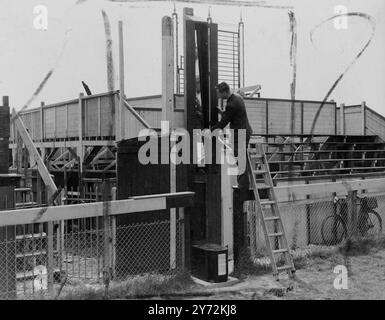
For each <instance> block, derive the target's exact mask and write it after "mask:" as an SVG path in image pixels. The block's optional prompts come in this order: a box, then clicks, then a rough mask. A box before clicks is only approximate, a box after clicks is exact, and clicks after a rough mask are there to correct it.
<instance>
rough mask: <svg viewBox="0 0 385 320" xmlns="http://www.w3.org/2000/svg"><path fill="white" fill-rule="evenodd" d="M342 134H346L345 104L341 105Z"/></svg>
mask: <svg viewBox="0 0 385 320" xmlns="http://www.w3.org/2000/svg"><path fill="white" fill-rule="evenodd" d="M340 134H341V135H344V134H345V104H343V103H341V105H340Z"/></svg>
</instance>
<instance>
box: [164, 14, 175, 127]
mask: <svg viewBox="0 0 385 320" xmlns="http://www.w3.org/2000/svg"><path fill="white" fill-rule="evenodd" d="M173 118H174V44H173V38H172V19H171V17H168V16H164V17H163V18H162V120H165V121H169V122H170V127H173V123H174V119H173Z"/></svg>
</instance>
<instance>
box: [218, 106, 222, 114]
mask: <svg viewBox="0 0 385 320" xmlns="http://www.w3.org/2000/svg"><path fill="white" fill-rule="evenodd" d="M217 109H218V112H219V114H220V115H222V114H223V110H222V109H221V108H220V107H218V106H217Z"/></svg>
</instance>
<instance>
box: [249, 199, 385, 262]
mask: <svg viewBox="0 0 385 320" xmlns="http://www.w3.org/2000/svg"><path fill="white" fill-rule="evenodd" d="M279 209H280V213H281V219H282V223H283V226H284V229H285V233H286V237H287V240H288V244H289V247H290V249H291V250H295V249H298V248H305V247H307V246H309V245H320V246H336V245H339V244H341V243H343V241H344V240H346V239H347V238H349V237H359V238H369V237H379V236H384V235H385V232H384V229H383V221H384V219H385V194H383V193H382V194H375V195H373V194H371V195H366V194H360V195H358V196H356V195H349V196H344V197H335V196H331V197H330V199H324V200H321V201H320V200H315V199H314V200H311V199H307V200H303V201H297V203H296V202H292V203H280V204H279ZM244 211H245V212H246V213H247V231H246V232H247V235H246V239H247V246H248V247H249V249H250V252H251V254H252V256H254V257H257V258H258V257H261V256H266V255H267V254H266V253H267V250H266V243H265V235H264V233H263V228H262V221H261V215H260V214H259V213H258V212H257V209H256V204H255V202H254V201H247V202H245V204H244ZM264 215H265V217H269V216H271V215H272V213H271V211H269V210H264ZM266 227H267V229H268V232H269V233H274V232H275V231H276V230H275V226H274V221H270V222H267V224H266ZM273 245H274V243H273Z"/></svg>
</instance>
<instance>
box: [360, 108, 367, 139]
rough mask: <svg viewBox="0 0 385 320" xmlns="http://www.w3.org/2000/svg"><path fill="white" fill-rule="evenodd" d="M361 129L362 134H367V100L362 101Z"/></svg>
mask: <svg viewBox="0 0 385 320" xmlns="http://www.w3.org/2000/svg"><path fill="white" fill-rule="evenodd" d="M361 117H362V119H361V130H362V135H364V136H365V135H366V102H365V101H363V102H362V103H361Z"/></svg>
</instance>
